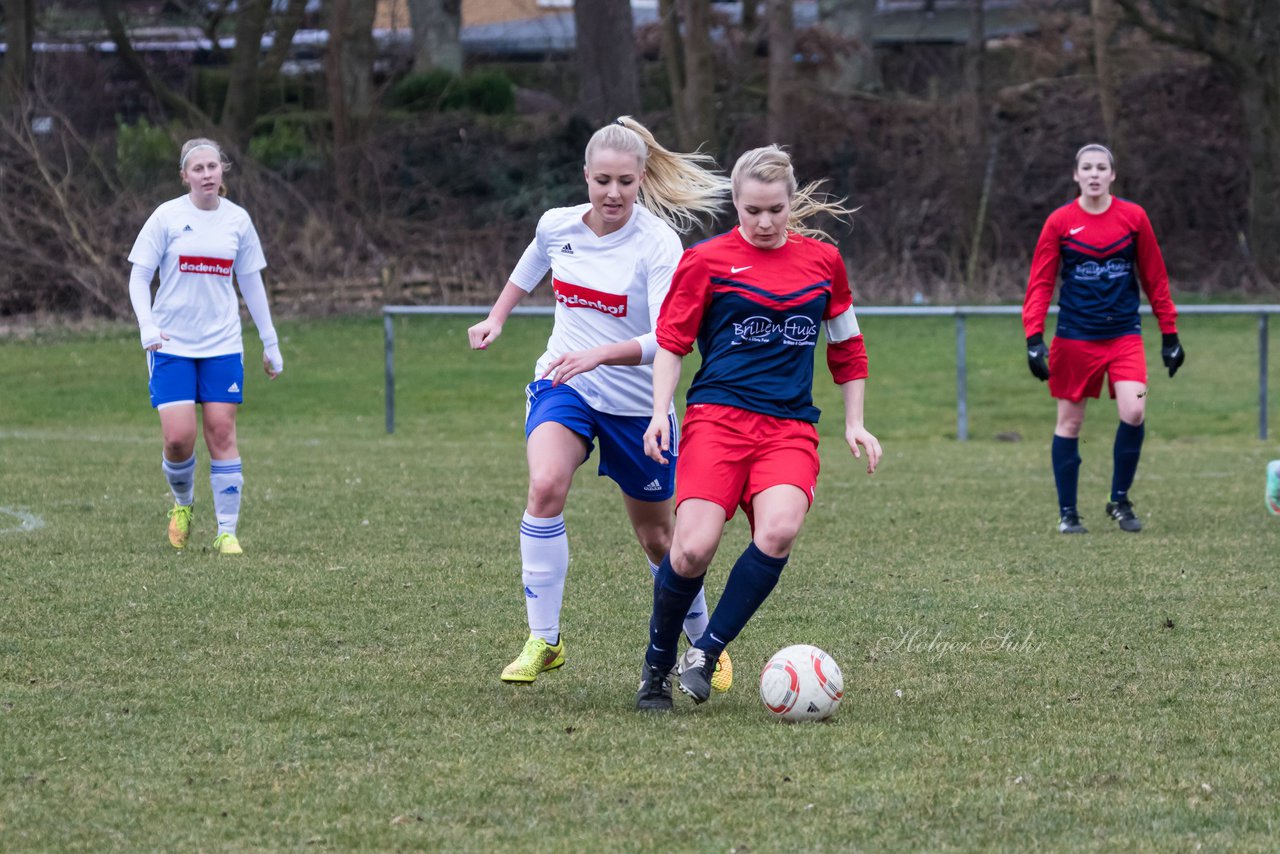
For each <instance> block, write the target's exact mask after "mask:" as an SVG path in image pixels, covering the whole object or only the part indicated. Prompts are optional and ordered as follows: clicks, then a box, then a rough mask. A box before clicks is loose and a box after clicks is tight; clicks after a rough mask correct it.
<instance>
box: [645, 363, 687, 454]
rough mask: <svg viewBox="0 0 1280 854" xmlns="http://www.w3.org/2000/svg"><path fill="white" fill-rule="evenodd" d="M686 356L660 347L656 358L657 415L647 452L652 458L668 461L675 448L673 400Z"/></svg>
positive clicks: (651, 425)
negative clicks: (672, 424) (672, 421)
mask: <svg viewBox="0 0 1280 854" xmlns="http://www.w3.org/2000/svg"><path fill="white" fill-rule="evenodd" d="M683 362H684V357H683V356H682V355H680V354H679V353H673V352H671V351H670V350H666V349H661V348H660V349H659V350H658V352H657V353H656V354H655V355H654V357H653V417H652V418H651V419H650V421H649V426H648V428H647V429H646V430H645V431H644V452H645V455H646V456H648V457H649V458H650V459H652V460H654V461H656V462H660V463H666V462H668V460H667V457H666V452H667V451H669V450H671V419H670V418H669V417H668V413H670V412H671V401H672V399H673V398H674V397H675V395H676V386H678V385H679V384H680V366H681V364H682V363H683Z"/></svg>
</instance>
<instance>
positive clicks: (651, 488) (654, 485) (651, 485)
mask: <svg viewBox="0 0 1280 854" xmlns="http://www.w3.org/2000/svg"><path fill="white" fill-rule="evenodd" d="M660 489H662V484H660V483H658V479H657V478H656V477H655V478H654V479H653V480H651V481H649V482H648V483H646V484H645V485H644V491H645V492H657V491H658V490H660Z"/></svg>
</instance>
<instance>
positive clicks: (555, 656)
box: [502, 635, 564, 685]
mask: <svg viewBox="0 0 1280 854" xmlns="http://www.w3.org/2000/svg"><path fill="white" fill-rule="evenodd" d="M563 666H564V638H561V639H560V641H559V643H557V644H556V645H555V646H552V645H551V644H549V643H547V642H546V641H544V640H543V639H542V638H540V637H538V636H537V635H529V639H528V640H527V641H525V642H524V649H522V650H520V654H519V655H518V656H516V660H515V661H513V662H511V663H510V664H508V665H507V666H506V667H505V668H503V670H502V681H503V682H514V683H517V684H521V685H528V684H529V683H531V682H533V680H535V679H537V678H538V674H539V673H545V672H546V671H548V670H555V669H556V668H557V667H563Z"/></svg>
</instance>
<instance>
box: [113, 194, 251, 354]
mask: <svg viewBox="0 0 1280 854" xmlns="http://www.w3.org/2000/svg"><path fill="white" fill-rule="evenodd" d="M129 261H130V263H133V264H140V265H142V266H144V267H149V268H151V269H154V270H159V271H160V289H159V290H158V291H157V292H156V298H155V303H154V304H153V305H152V306H151V313H152V318H153V320H154V321H155V325H156V326H158V327H159V328H160V329H162V330H164V333H165V334H166V335H168V336H169V340H168V341H165V342H164V352H166V353H170V354H172V355H174V356H187V357H190V358H197V359H201V358H208V357H211V356H225V355H228V354H231V353H243V352H244V344H243V342H242V340H241V337H240V336H241V332H240V301H239V298H238V297H237V296H236V290H235V287H234V286H233V285H232V283H231V274H232V272H233V271H234V272H235V274H236V275H238V276H241V275H246V274H248V273H256V272H257V271H259V270H261V269H262V268H264V267H266V266H267V259H266V258H265V257H264V256H263V254H262V244H261V243H260V242H259V240H258V232H257V231H256V230H255V229H254V227H253V221H252V220H251V219H249V214H248V212H246V211H245V209H244V208H242V207H240V206H239V205H237V204H235V203H234V202H230V201H228V200H227V199H220V200H219V202H218V207H217V209H216V210H211V211H204V210H201V209H200V208H198V207H196V206H195V205H194V204H193V203H192V201H191V197H190V196H189V195H184V196H182V197H180V198H177V199H173V200H172V201H168V202H165V203H164V204H162V205H161V206H160V207H158V208H156V209H155V211H154V212H153V213H152V214H151V216H150V218H148V219H147V222H146V224H145V225H143V226H142V231H140V232H139V233H138V239H137V240H136V241H134V244H133V249H132V250H131V251H130V252H129Z"/></svg>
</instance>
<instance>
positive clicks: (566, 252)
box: [560, 243, 573, 255]
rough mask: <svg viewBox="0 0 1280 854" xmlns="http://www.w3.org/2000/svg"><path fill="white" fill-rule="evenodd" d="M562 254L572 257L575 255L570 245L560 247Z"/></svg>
mask: <svg viewBox="0 0 1280 854" xmlns="http://www.w3.org/2000/svg"><path fill="white" fill-rule="evenodd" d="M560 254H561V255H572V254H573V247H572V246H570V245H569V244H568V243H566V244H565V245H564V246H561V247H560Z"/></svg>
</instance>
